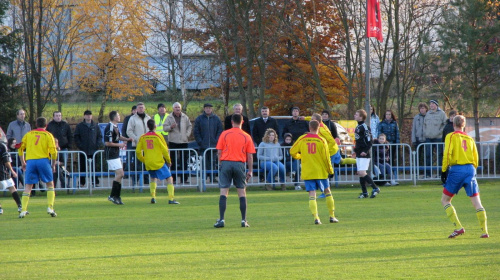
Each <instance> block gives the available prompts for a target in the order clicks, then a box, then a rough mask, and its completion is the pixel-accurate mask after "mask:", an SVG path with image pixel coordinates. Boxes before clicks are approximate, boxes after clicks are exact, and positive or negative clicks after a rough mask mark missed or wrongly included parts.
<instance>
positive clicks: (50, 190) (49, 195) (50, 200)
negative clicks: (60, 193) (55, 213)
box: [47, 187, 56, 209]
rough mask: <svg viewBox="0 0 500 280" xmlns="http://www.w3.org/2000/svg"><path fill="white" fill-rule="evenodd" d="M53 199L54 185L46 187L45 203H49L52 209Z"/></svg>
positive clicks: (54, 194) (54, 195) (54, 198)
mask: <svg viewBox="0 0 500 280" xmlns="http://www.w3.org/2000/svg"><path fill="white" fill-rule="evenodd" d="M54 200H56V192H55V191H54V187H52V188H47V203H48V204H49V208H50V209H54Z"/></svg>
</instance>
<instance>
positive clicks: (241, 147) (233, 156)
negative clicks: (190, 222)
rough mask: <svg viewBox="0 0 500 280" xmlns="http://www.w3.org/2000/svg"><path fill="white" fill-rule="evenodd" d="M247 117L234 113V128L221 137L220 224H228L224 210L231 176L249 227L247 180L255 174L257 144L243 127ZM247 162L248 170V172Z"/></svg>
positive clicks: (217, 226)
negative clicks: (254, 162)
mask: <svg viewBox="0 0 500 280" xmlns="http://www.w3.org/2000/svg"><path fill="white" fill-rule="evenodd" d="M242 122H243V118H242V116H241V115H240V114H233V115H232V116H231V125H232V126H233V128H231V129H228V130H225V131H223V132H222V134H221V135H220V137H219V140H218V141H217V146H216V149H217V154H218V158H219V166H220V170H219V188H220V197H219V214H220V217H219V219H218V220H217V222H216V223H215V224H214V227H216V228H222V227H224V225H225V222H224V214H225V212H226V204H227V195H228V194H229V187H230V186H231V180H232V181H233V183H234V186H235V187H236V189H237V191H238V197H239V199H240V211H241V227H249V226H250V225H248V222H247V217H246V215H247V197H246V185H247V181H248V180H249V179H250V178H251V177H252V172H253V171H252V168H253V155H252V154H255V147H254V144H253V141H252V137H250V135H248V133H246V132H245V131H243V130H242V129H241V125H242ZM245 163H246V164H247V168H248V172H247V173H246V174H245Z"/></svg>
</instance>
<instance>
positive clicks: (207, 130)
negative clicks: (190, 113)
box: [193, 103, 222, 181]
mask: <svg viewBox="0 0 500 280" xmlns="http://www.w3.org/2000/svg"><path fill="white" fill-rule="evenodd" d="M221 133H222V122H221V120H220V118H219V117H218V116H217V115H215V114H214V113H213V106H212V104H209V103H206V104H204V105H203V114H201V115H199V116H198V117H197V118H196V120H195V121H194V132H193V134H194V139H195V140H196V143H198V146H200V155H202V156H203V153H204V152H205V150H207V149H209V148H215V146H216V145H217V141H218V140H219V136H220V134H221ZM216 155H217V151H216V150H215V149H214V150H211V151H209V152H207V153H206V155H205V162H206V166H207V170H217V164H216V159H217V156H216ZM211 174H213V173H211ZM210 177H212V181H213V176H210Z"/></svg>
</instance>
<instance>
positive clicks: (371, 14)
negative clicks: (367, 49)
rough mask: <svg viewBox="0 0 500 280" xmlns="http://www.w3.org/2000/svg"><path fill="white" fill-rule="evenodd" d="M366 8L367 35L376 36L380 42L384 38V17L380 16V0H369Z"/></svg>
mask: <svg viewBox="0 0 500 280" xmlns="http://www.w3.org/2000/svg"><path fill="white" fill-rule="evenodd" d="M367 5H368V6H367V8H366V37H368V38H370V37H375V38H377V40H379V42H383V41H384V39H383V38H382V19H381V17H380V0H368V1H367Z"/></svg>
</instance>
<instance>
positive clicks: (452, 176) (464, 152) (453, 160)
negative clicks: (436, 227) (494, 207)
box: [441, 116, 490, 238]
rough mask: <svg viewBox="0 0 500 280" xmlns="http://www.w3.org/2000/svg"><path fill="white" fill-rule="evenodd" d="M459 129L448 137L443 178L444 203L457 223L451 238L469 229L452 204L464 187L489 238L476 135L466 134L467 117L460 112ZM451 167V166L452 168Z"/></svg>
mask: <svg viewBox="0 0 500 280" xmlns="http://www.w3.org/2000/svg"><path fill="white" fill-rule="evenodd" d="M453 128H454V129H455V132H453V133H450V134H448V135H447V136H446V138H445V146H444V156H443V165H442V172H443V174H444V176H443V178H442V180H443V181H446V182H445V184H444V189H443V196H442V198H441V203H442V204H443V206H444V210H445V211H446V215H447V216H448V218H449V219H450V221H451V222H452V223H453V225H454V226H455V230H454V231H453V233H452V234H450V236H448V238H455V237H457V236H459V235H462V234H464V233H465V229H464V228H463V227H462V224H461V223H460V221H459V220H458V216H457V212H455V208H454V207H453V206H452V205H451V200H452V198H453V196H454V195H455V194H457V193H458V191H459V190H460V189H461V188H462V187H463V188H464V189H465V193H466V194H467V196H469V197H470V200H471V202H472V205H473V206H474V207H475V208H476V215H477V219H478V220H479V225H480V226H481V230H482V234H481V238H488V237H490V236H489V235H488V227H487V224H486V211H485V210H484V207H483V205H482V204H481V199H480V198H479V187H478V185H477V180H476V168H477V165H478V154H477V147H476V143H475V142H474V139H472V137H470V136H469V135H467V134H465V132H464V128H465V117H464V116H456V117H455V118H454V119H453ZM448 167H449V168H448ZM446 175H447V178H446Z"/></svg>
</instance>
